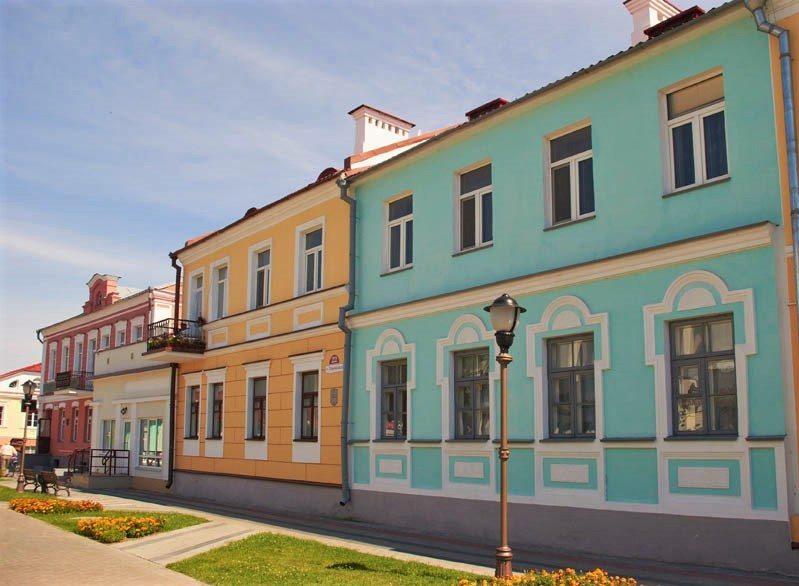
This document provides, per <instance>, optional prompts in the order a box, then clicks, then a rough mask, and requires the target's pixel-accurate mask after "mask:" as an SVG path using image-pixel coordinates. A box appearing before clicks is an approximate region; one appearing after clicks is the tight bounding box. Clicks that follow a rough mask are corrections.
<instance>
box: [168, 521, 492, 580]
mask: <svg viewBox="0 0 799 586" xmlns="http://www.w3.org/2000/svg"><path fill="white" fill-rule="evenodd" d="M167 567H168V568H169V569H171V570H176V571H178V572H181V573H183V574H187V575H189V576H191V577H193V578H196V579H197V580H200V581H202V582H205V583H207V584H281V586H284V585H285V586H288V585H291V584H295V585H298V586H299V585H303V586H306V585H307V584H314V585H317V584H321V585H325V584H327V585H335V586H339V585H341V584H357V585H358V586H361V585H363V586H371V585H373V586H424V585H427V584H429V585H433V584H435V585H438V586H441V585H445V584H455V583H456V582H457V581H458V578H460V577H464V578H472V579H476V578H478V576H475V575H471V574H464V573H462V572H458V571H456V570H447V569H444V568H439V567H436V566H428V565H426V564H420V563H416V562H405V561H402V560H395V559H393V558H387V557H380V556H376V555H369V554H365V553H360V552H357V551H353V550H350V549H345V548H343V547H331V546H328V545H323V544H321V543H317V542H315V541H309V540H304V539H295V538H293V537H286V536H284V535H275V534H273V533H260V534H258V535H253V536H251V537H248V538H247V539H243V540H242V541H237V542H236V543H232V544H230V545H227V546H225V547H220V548H218V549H214V550H212V551H209V552H206V553H202V554H200V555H197V556H194V557H193V558H189V559H187V560H183V561H180V562H176V563H174V564H169V566H167ZM479 577H480V578H484V577H485V576H479Z"/></svg>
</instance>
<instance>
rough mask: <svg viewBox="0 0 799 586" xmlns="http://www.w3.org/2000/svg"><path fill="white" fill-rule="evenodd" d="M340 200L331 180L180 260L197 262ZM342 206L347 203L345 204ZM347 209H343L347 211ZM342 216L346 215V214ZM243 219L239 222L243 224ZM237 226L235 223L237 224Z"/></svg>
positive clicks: (199, 246) (181, 255)
mask: <svg viewBox="0 0 799 586" xmlns="http://www.w3.org/2000/svg"><path fill="white" fill-rule="evenodd" d="M338 197H339V188H338V185H337V184H336V182H335V181H328V182H326V183H323V184H321V185H319V186H317V187H314V188H312V189H309V190H308V191H306V192H304V193H298V194H297V195H295V196H294V197H290V198H289V199H288V200H286V201H283V202H280V203H278V204H277V205H276V206H275V207H274V208H271V209H269V210H264V211H262V212H260V213H257V214H255V215H253V216H252V218H250V219H248V220H245V221H243V222H241V223H240V224H238V225H236V226H232V227H231V228H229V229H228V230H227V231H225V232H223V233H222V234H218V235H216V236H211V237H209V238H208V239H207V240H206V241H203V242H200V243H199V244H196V245H195V246H192V247H191V248H189V249H188V250H184V251H182V252H179V253H178V258H179V259H180V262H182V263H183V266H186V265H189V264H192V263H194V262H197V261H198V260H200V259H201V258H203V257H204V256H206V255H209V254H213V253H214V252H215V251H217V250H219V249H220V248H224V247H225V246H228V245H230V244H233V243H234V242H236V241H238V240H241V239H243V238H247V237H249V236H252V235H253V234H255V233H257V232H260V231H261V230H266V229H267V228H271V227H272V226H275V225H276V224H280V223H281V222H285V221H286V220H290V219H291V218H292V217H294V216H297V215H298V214H301V213H304V212H307V211H308V210H309V209H310V208H312V207H313V206H316V205H319V204H322V203H324V202H326V201H328V200H331V199H336V198H338ZM341 203H342V206H346V204H345V203H344V202H343V201H342V202H341ZM343 209H344V208H342V210H343ZM342 213H345V212H344V211H342ZM239 221H240V220H236V222H239ZM234 224H235V222H234Z"/></svg>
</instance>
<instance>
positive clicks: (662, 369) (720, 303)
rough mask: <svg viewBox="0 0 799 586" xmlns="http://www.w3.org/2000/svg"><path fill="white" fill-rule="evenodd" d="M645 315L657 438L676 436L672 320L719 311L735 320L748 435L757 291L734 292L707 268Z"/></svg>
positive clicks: (680, 280) (679, 281) (687, 277)
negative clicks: (749, 358) (749, 362)
mask: <svg viewBox="0 0 799 586" xmlns="http://www.w3.org/2000/svg"><path fill="white" fill-rule="evenodd" d="M643 312H644V350H645V360H646V364H648V365H649V366H652V367H653V370H654V376H655V406H656V411H657V419H656V429H657V436H658V437H659V438H662V437H666V436H669V435H671V433H672V416H671V400H672V398H671V391H670V389H671V373H670V368H669V360H670V356H669V340H668V329H669V327H668V324H669V322H671V321H675V320H680V319H685V318H692V317H697V316H712V315H714V314H719V313H729V314H731V315H732V318H733V331H734V332H735V343H734V348H735V371H736V386H737V401H738V433H739V436H741V437H743V436H745V435H746V433H747V430H748V429H749V412H748V409H747V405H748V404H749V388H748V372H747V360H746V357H747V356H751V355H753V354H755V353H756V352H757V340H756V335H755V312H754V292H753V291H752V289H740V290H737V291H730V289H729V288H728V287H727V284H726V283H725V282H724V280H723V279H722V278H721V277H719V276H718V275H716V274H714V273H711V272H709V271H703V270H698V271H691V272H688V273H685V274H683V275H681V276H679V277H677V278H676V279H675V280H674V281H673V282H672V283H671V285H669V287H668V289H666V294H665V295H664V296H663V301H662V302H661V303H654V304H650V305H645V306H644V308H643Z"/></svg>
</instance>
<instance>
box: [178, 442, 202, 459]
mask: <svg viewBox="0 0 799 586" xmlns="http://www.w3.org/2000/svg"><path fill="white" fill-rule="evenodd" d="M181 441H182V442H183V455H184V456H199V455H200V440H198V439H183V440H181Z"/></svg>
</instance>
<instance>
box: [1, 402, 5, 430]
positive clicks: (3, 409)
mask: <svg viewBox="0 0 799 586" xmlns="http://www.w3.org/2000/svg"><path fill="white" fill-rule="evenodd" d="M5 415H6V406H5V405H0V427H5Z"/></svg>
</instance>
